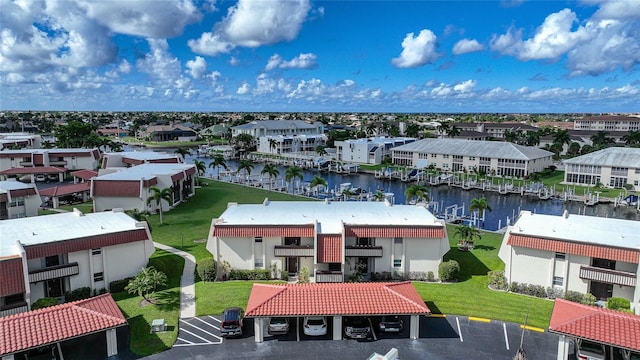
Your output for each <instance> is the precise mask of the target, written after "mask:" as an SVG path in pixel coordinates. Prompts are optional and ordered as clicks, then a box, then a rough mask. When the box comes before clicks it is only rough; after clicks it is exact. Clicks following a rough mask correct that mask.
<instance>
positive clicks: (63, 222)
mask: <svg viewBox="0 0 640 360" xmlns="http://www.w3.org/2000/svg"><path fill="white" fill-rule="evenodd" d="M0 234H2V241H1V242H0V279H2V281H1V282H0V316H6V315H11V314H16V313H21V312H25V311H28V310H29V309H30V307H31V305H32V304H33V303H34V302H35V301H36V300H38V299H40V298H43V297H55V298H60V299H61V300H62V299H64V294H65V292H66V291H71V290H75V289H78V288H81V287H89V288H90V289H92V290H96V291H98V290H100V289H103V288H108V287H109V283H110V282H112V281H114V280H121V279H124V278H127V277H130V276H133V275H135V274H136V273H137V272H138V271H140V268H141V267H143V266H145V265H146V264H147V262H148V260H149V257H150V256H151V254H153V252H154V250H155V249H154V246H153V240H152V239H151V234H150V232H149V229H148V227H147V225H146V223H145V222H137V221H135V220H134V219H132V218H131V217H130V216H128V215H127V214H125V213H124V212H123V211H122V210H114V211H109V212H98V213H90V214H83V213H82V212H80V211H78V210H74V211H73V212H67V213H60V214H53V215H47V216H36V217H32V218H25V219H12V220H5V221H0Z"/></svg>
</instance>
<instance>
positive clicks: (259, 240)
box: [254, 236, 262, 243]
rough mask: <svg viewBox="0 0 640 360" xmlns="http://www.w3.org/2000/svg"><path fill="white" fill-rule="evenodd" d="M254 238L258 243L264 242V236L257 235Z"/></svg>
mask: <svg viewBox="0 0 640 360" xmlns="http://www.w3.org/2000/svg"><path fill="white" fill-rule="evenodd" d="M254 240H255V242H257V243H261V242H262V236H257V237H256V238H255V239H254Z"/></svg>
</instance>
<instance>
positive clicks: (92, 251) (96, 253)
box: [91, 249, 102, 255]
mask: <svg viewBox="0 0 640 360" xmlns="http://www.w3.org/2000/svg"><path fill="white" fill-rule="evenodd" d="M100 254H102V249H91V255H100Z"/></svg>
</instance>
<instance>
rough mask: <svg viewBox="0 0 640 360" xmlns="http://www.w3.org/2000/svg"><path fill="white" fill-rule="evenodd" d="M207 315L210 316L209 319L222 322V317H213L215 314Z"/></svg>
mask: <svg viewBox="0 0 640 360" xmlns="http://www.w3.org/2000/svg"><path fill="white" fill-rule="evenodd" d="M207 317H208V318H209V319H213V320H215V321H217V322H218V323H220V324H222V320H220V319H218V318H215V317H213V316H211V315H208V316H207Z"/></svg>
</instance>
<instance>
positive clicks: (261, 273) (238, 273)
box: [229, 269, 271, 280]
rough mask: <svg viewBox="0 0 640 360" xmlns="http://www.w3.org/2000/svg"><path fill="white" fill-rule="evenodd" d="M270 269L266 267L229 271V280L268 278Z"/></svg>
mask: <svg viewBox="0 0 640 360" xmlns="http://www.w3.org/2000/svg"><path fill="white" fill-rule="evenodd" d="M270 277H271V271H269V270H266V269H258V270H238V269H231V271H229V280H269V278H270Z"/></svg>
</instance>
